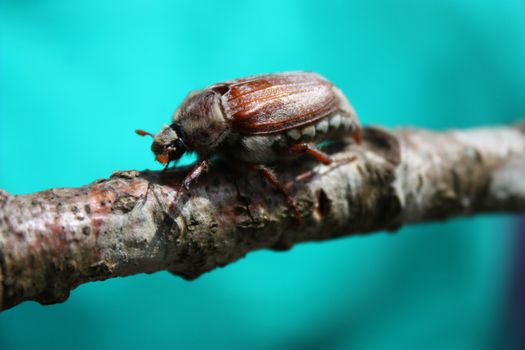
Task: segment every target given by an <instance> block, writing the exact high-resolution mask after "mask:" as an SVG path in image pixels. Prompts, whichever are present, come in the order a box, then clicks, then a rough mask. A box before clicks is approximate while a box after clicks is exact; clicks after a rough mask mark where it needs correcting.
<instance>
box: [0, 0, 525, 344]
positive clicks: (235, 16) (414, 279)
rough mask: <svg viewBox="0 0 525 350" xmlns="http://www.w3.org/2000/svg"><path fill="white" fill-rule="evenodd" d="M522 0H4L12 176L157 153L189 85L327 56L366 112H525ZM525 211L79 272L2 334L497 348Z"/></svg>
mask: <svg viewBox="0 0 525 350" xmlns="http://www.w3.org/2000/svg"><path fill="white" fill-rule="evenodd" d="M523 62H525V3H524V2H523V1H518V0H500V1H496V0H494V1H480V0H456V1H452V0H439V1H438V0H435V1H430V0H427V1H410V0H397V1H389V0H384V1H379V0H353V1H333V0H323V1H278V0H274V1H270V0H266V1H221V2H219V1H195V0H193V1H184V2H183V1H101V0H97V1H93V0H92V1H66V0H64V1H51V0H47V1H46V0H41V1H38V0H33V1H30V0H26V1H14V0H13V1H7V0H0V188H3V189H6V190H8V191H10V192H11V193H15V194H22V193H29V192H33V191H39V190H43V189H47V188H51V187H66V186H79V185H83V184H86V183H88V182H91V181H93V180H95V179H97V178H100V177H107V176H109V175H110V174H111V172H112V171H113V170H116V169H128V168H135V169H144V168H153V169H158V168H159V167H160V166H159V165H158V164H155V163H154V161H153V157H152V154H151V153H150V150H149V141H148V140H145V139H141V138H139V137H137V136H136V135H135V134H134V133H133V130H134V129H135V128H143V129H146V130H150V131H157V130H158V129H159V128H160V126H161V125H162V124H164V123H167V122H168V121H169V118H170V116H171V113H172V112H173V111H174V109H175V108H176V107H177V105H178V103H180V101H181V100H182V99H183V97H184V96H185V95H186V93H187V92H188V91H189V90H191V89H196V88H200V87H204V86H206V85H209V84H211V83H214V82H218V81H221V80H225V79H230V78H235V77H240V76H244V75H252V74H258V73H266V72H278V71H286V70H297V69H300V70H311V71H317V72H319V73H321V74H323V75H325V76H326V77H328V78H329V79H331V80H333V81H334V82H335V83H336V84H338V85H339V86H340V87H341V88H342V89H343V90H344V91H345V92H346V94H347V96H349V98H350V100H351V101H352V103H353V104H354V106H355V107H356V109H357V111H358V113H359V114H360V116H361V119H362V121H363V123H365V124H382V125H386V126H391V127H394V126H401V125H402V126H417V127H427V128H433V129H446V128H451V127H460V128H465V127H474V126H479V125H487V124H488V125H490V124H501V123H511V122H513V121H515V120H517V119H518V118H519V117H523V115H524V114H525V99H524V98H523V97H524V93H523V91H525V64H523ZM514 226H515V222H514V221H513V220H512V218H511V217H510V216H501V215H498V216H478V217H476V218H467V219H456V220H451V221H448V222H446V223H432V224H425V225H416V226H411V227H407V228H404V229H402V230H400V231H399V232H397V233H396V234H394V235H391V234H376V235H371V236H366V237H358V238H344V239H338V240H334V241H330V242H324V243H308V244H301V245H299V246H296V247H294V248H293V249H292V250H291V251H288V252H284V253H278V252H269V251H261V252H255V253H251V254H249V255H248V256H247V257H246V258H245V259H243V260H241V261H239V262H236V263H234V264H231V265H229V266H227V267H225V268H223V269H218V270H215V271H213V272H211V273H208V274H206V275H204V276H202V277H201V278H200V279H198V280H196V281H194V282H187V281H184V280H182V279H180V278H177V277H174V276H172V275H171V274H169V273H166V272H159V273H156V274H153V275H138V276H133V277H127V278H117V279H112V280H108V281H104V282H95V283H90V284H86V285H82V286H80V287H79V288H77V289H76V290H74V291H73V292H72V294H71V296H70V298H69V300H68V301H67V302H65V303H64V304H60V305H53V306H45V307H44V306H40V305H38V304H36V303H33V302H27V303H24V304H22V305H20V306H18V307H15V308H14V309H11V310H9V311H7V312H5V313H3V314H1V315H0V349H3V350H8V349H9V350H10V349H30V348H38V349H47V348H49V349H73V348H74V349H115V348H126V349H144V348H160V349H206V348H217V349H246V348H250V349H268V348H272V349H284V348H303V349H422V348H425V349H493V348H501V347H503V346H512V345H513V344H512V339H511V338H512V335H510V336H509V335H508V334H507V333H506V332H505V329H506V323H505V322H506V319H507V313H508V311H509V309H510V307H509V300H508V296H509V285H510V284H511V272H510V271H511V267H512V264H513V261H514V255H515V254H514V250H513V249H512V247H513V244H514V242H515V239H516V235H515V233H513V227H514Z"/></svg>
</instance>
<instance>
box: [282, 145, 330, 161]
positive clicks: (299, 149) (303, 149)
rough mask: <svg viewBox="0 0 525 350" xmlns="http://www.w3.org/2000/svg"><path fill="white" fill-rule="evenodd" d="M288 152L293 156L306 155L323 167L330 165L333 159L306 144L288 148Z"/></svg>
mask: <svg viewBox="0 0 525 350" xmlns="http://www.w3.org/2000/svg"><path fill="white" fill-rule="evenodd" d="M290 151H291V152H292V153H295V154H303V153H308V154H309V155H311V156H312V157H314V158H315V159H317V160H318V161H320V162H321V163H323V164H324V165H330V164H332V162H333V159H332V158H330V156H329V155H328V154H326V153H324V152H322V151H320V150H318V149H317V148H315V147H313V146H311V145H309V144H307V143H297V144H295V145H293V146H292V147H290Z"/></svg>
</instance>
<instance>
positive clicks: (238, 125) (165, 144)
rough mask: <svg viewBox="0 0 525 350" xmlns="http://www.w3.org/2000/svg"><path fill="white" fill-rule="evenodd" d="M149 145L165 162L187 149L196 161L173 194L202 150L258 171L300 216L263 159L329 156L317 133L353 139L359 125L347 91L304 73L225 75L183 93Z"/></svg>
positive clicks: (202, 166) (200, 165) (203, 159)
mask: <svg viewBox="0 0 525 350" xmlns="http://www.w3.org/2000/svg"><path fill="white" fill-rule="evenodd" d="M136 133H137V134H139V135H141V136H145V135H149V136H151V137H153V143H152V145H151V150H152V151H153V153H154V154H155V158H156V160H157V161H159V162H160V163H162V164H165V169H166V168H167V167H168V166H169V164H170V162H172V161H177V160H179V159H180V158H181V157H182V155H183V154H184V153H185V152H187V151H193V152H196V153H197V155H198V156H199V160H198V162H197V163H196V165H195V166H194V168H193V170H192V171H190V173H189V174H188V175H187V176H186V177H185V179H184V180H183V182H182V185H181V188H180V189H179V193H180V192H181V191H182V190H183V188H185V189H186V190H189V188H190V185H191V183H192V182H193V181H195V180H196V179H197V178H198V177H199V176H200V175H201V174H202V173H203V172H204V171H206V169H207V168H208V165H209V162H210V157H211V156H212V155H214V154H219V155H222V156H223V157H224V158H225V159H228V160H233V161H238V162H242V163H244V164H247V165H249V166H250V167H252V168H253V169H257V170H259V171H261V172H262V173H263V175H264V176H265V177H266V179H268V180H269V181H270V182H271V183H272V184H273V185H274V186H275V187H276V188H277V189H279V190H280V191H281V192H282V193H283V194H284V196H285V197H286V199H287V202H288V204H289V205H290V206H291V207H292V208H293V210H294V212H295V214H296V216H297V217H298V218H300V215H299V213H298V210H297V207H296V205H295V202H294V200H293V198H292V197H291V196H290V194H289V193H288V191H287V190H286V189H285V188H284V187H283V186H282V185H281V184H280V183H279V181H278V179H277V177H276V176H275V174H274V173H273V172H272V170H270V169H269V168H268V167H267V165H268V164H271V163H276V162H281V161H286V160H288V159H291V158H294V157H297V156H299V155H301V154H309V155H311V156H313V157H314V158H316V159H317V160H319V161H320V162H321V163H323V164H330V163H332V159H331V158H330V156H328V155H327V154H325V153H323V152H322V151H320V150H319V149H317V148H316V146H315V145H316V144H318V143H319V142H321V141H324V140H330V139H340V138H342V137H344V136H346V135H351V136H352V137H353V139H354V141H355V142H356V143H360V141H361V127H360V124H359V121H358V118H357V116H356V113H355V111H354V109H353V108H352V106H351V105H350V103H349V101H348V100H347V98H346V97H345V96H344V94H343V93H342V92H341V90H340V89H338V88H337V87H336V86H335V85H334V84H332V83H331V82H330V81H328V80H327V79H325V78H324V77H322V76H320V75H319V74H316V73H312V72H302V71H293V72H285V73H274V74H264V75H256V76H251V77H246V78H240V79H235V80H229V81H226V82H222V83H218V84H214V85H211V86H209V87H207V88H205V89H202V90H198V91H194V92H191V93H190V94H189V95H188V96H187V97H186V99H185V100H184V101H183V102H182V104H181V105H180V107H179V108H178V109H177V110H176V111H175V113H174V115H173V120H172V123H171V124H170V125H169V126H167V125H166V126H164V127H163V128H162V129H161V131H160V132H159V133H158V134H156V135H154V134H152V133H149V132H146V131H143V130H140V129H138V130H136Z"/></svg>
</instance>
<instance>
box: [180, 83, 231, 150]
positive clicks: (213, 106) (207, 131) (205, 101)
mask: <svg viewBox="0 0 525 350" xmlns="http://www.w3.org/2000/svg"><path fill="white" fill-rule="evenodd" d="M173 122H174V123H177V124H179V125H180V126H181V128H182V129H183V130H184V132H185V133H186V139H185V143H186V145H187V147H188V149H190V150H193V151H196V152H198V153H201V154H205V153H210V152H211V151H212V150H213V149H215V148H216V147H217V146H218V145H219V144H220V143H221V142H222V140H224V138H225V137H226V136H227V134H228V133H229V123H228V122H227V121H226V119H225V116H224V113H223V108H222V105H221V100H220V96H219V95H218V94H216V93H215V92H213V91H209V90H202V91H198V92H194V93H191V94H190V95H189V96H188V97H187V98H186V99H185V100H184V102H183V103H182V105H181V106H180V107H179V109H178V110H177V111H176V112H175V115H174V116H173Z"/></svg>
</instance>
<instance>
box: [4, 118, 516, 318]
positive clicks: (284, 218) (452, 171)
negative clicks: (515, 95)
mask: <svg viewBox="0 0 525 350" xmlns="http://www.w3.org/2000/svg"><path fill="white" fill-rule="evenodd" d="M327 151H328V152H329V153H331V154H332V155H333V157H334V158H335V159H336V162H335V164H333V165H330V166H323V165H319V164H317V163H315V162H313V161H310V160H308V159H307V158H302V159H300V160H297V161H293V162H290V163H287V164H281V165H279V166H277V167H276V168H275V171H276V173H277V174H278V176H279V178H280V179H281V180H282V181H283V183H285V184H286V186H287V188H288V189H289V190H290V192H292V193H293V195H294V197H295V198H296V200H297V203H298V204H299V208H300V212H301V214H302V216H303V218H304V221H305V223H304V224H303V225H302V226H300V227H298V226H297V224H296V220H295V218H294V215H293V211H291V210H290V208H289V207H288V206H287V205H286V201H285V200H284V198H283V196H282V195H281V193H279V192H277V191H275V190H274V189H273V188H272V187H271V186H270V185H269V184H268V183H267V182H266V181H265V180H264V178H263V177H262V176H260V174H257V173H253V172H250V171H248V170H246V169H240V171H238V172H236V171H235V169H237V170H238V169H239V167H234V166H231V165H230V166H226V165H224V164H221V163H220V162H216V164H214V165H213V166H212V167H211V170H210V171H209V172H208V173H207V174H205V175H203V176H202V177H201V178H200V179H199V183H198V184H197V185H195V186H193V188H192V189H191V191H190V192H189V193H184V194H183V195H182V196H181V198H180V199H179V200H178V201H175V199H176V198H175V197H176V195H177V191H176V189H177V188H178V185H179V184H180V181H181V179H182V177H183V176H184V174H185V173H186V172H187V171H188V169H172V170H170V171H167V172H152V171H143V172H138V171H117V172H115V173H114V174H113V175H112V176H111V177H110V178H109V179H104V180H98V181H96V182H94V183H91V184H89V185H87V186H84V187H81V188H61V189H51V190H47V191H43V192H38V193H33V194H28V195H19V196H12V195H10V194H8V193H7V192H4V191H1V190H0V310H2V309H8V308H11V307H13V306H15V305H17V304H19V303H21V302H23V301H25V300H36V301H38V302H40V303H42V304H50V303H58V302H62V301H64V300H66V299H67V297H68V295H69V293H70V291H71V290H72V289H73V288H75V287H76V286H78V285H79V284H81V283H86V282H88V281H94V280H103V279H107V278H111V277H117V276H126V275H131V274H136V273H143V272H146V273H147V272H154V271H159V270H170V271H172V272H173V273H175V274H177V275H180V276H182V277H184V278H188V279H193V278H196V277H198V276H199V275H201V274H202V273H204V272H206V271H210V270H212V269H214V268H216V267H219V266H224V265H226V264H228V263H231V262H233V261H235V260H237V259H240V258H241V257H243V256H244V255H246V254H247V253H248V252H250V251H253V250H256V249H262V248H269V249H275V250H284V249H289V248H291V247H292V246H293V245H294V244H296V243H299V242H303V241H312V240H325V239H331V238H335V237H340V236H343V235H353V234H364V233H369V232H376V231H382V230H396V229H398V228H399V227H400V226H401V225H404V224H408V223H414V222H421V221H429V220H435V219H445V218H449V217H453V216H457V215H469V214H474V213H481V212H518V211H525V127H524V126H523V125H517V126H509V127H494V128H484V129H483V128H482V129H472V130H466V131H450V132H443V133H436V132H430V131H425V130H417V129H398V130H392V131H387V130H382V129H379V128H366V129H365V130H364V142H363V144H362V145H360V146H358V145H352V144H351V143H350V142H348V143H346V142H339V143H334V144H332V145H329V146H328V147H327ZM352 159H353V160H352Z"/></svg>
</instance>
